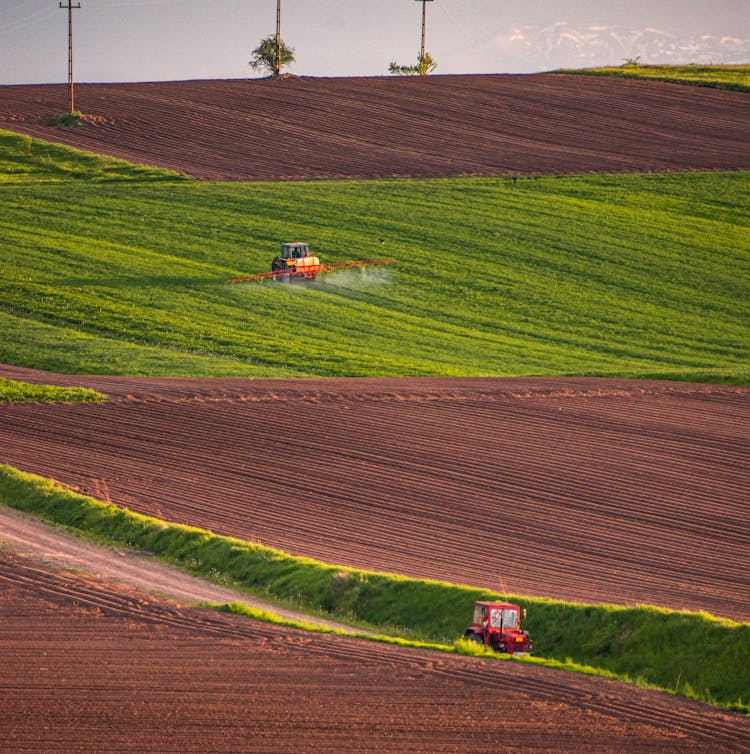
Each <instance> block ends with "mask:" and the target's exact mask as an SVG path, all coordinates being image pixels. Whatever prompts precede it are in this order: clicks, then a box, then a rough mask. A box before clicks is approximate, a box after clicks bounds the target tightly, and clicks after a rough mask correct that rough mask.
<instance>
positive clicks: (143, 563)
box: [0, 505, 370, 633]
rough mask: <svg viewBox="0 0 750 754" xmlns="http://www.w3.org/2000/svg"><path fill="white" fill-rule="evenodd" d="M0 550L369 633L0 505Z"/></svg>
mask: <svg viewBox="0 0 750 754" xmlns="http://www.w3.org/2000/svg"><path fill="white" fill-rule="evenodd" d="M0 548H2V549H5V550H7V551H9V552H15V553H19V554H22V555H31V556H33V557H34V558H35V559H37V560H40V561H43V562H44V563H48V564H49V565H51V566H54V567H56V568H73V569H76V570H79V569H82V570H83V571H85V572H86V573H90V574H95V575H96V576H97V577H98V578H102V579H107V580H109V581H111V582H116V583H117V584H119V585H125V586H128V587H134V588H136V589H139V590H141V591H144V592H148V593H150V594H156V595H159V596H164V597H169V598H171V599H177V600H182V601H184V602H190V603H206V602H211V603H215V604H223V603H231V602H241V603H242V604H243V605H247V606H249V607H252V608H256V609H258V610H264V611H266V612H270V613H274V614H275V615H277V616H279V617H280V618H285V619H286V620H290V621H297V622H303V623H307V624H312V625H320V626H326V627H327V628H332V629H336V630H339V631H346V632H347V633H370V632H369V631H362V630H361V629H358V628H352V627H350V626H345V625H343V624H341V623H335V622H333V621H330V620H322V619H320V618H316V617H314V616H311V615H307V614H305V613H300V612H296V611H292V610H287V609H285V608H282V607H277V606H276V605H271V604H269V603H268V602H263V601H262V600H259V599H256V598H254V597H251V596H250V595H248V594H245V593H244V592H238V591H236V590H234V589H228V588H227V587H223V586H217V585H216V584H211V583H210V582H208V581H204V580H203V579H199V578H196V577H194V576H190V575H189V574H186V573H183V572H182V571H179V570H177V569H176V568H172V567H171V566H167V565H165V564H163V563H161V562H159V561H157V560H154V559H153V557H150V554H149V553H141V552H133V551H130V550H124V549H122V548H107V547H103V546H101V545H98V544H93V543H89V542H86V541H84V540H82V539H80V538H77V537H73V536H71V535H70V534H67V533H66V532H63V531H59V530H57V529H55V528H53V527H51V526H48V525H47V524H45V523H43V522H42V521H39V520H38V519H37V518H35V517H34V516H29V515H26V514H24V513H21V512H19V511H17V510H13V509H12V508H6V507H5V506H3V505H0Z"/></svg>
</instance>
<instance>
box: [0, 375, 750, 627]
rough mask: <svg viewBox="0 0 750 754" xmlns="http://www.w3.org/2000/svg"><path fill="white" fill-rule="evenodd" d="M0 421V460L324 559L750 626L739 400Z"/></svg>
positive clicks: (604, 389)
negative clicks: (697, 613)
mask: <svg viewBox="0 0 750 754" xmlns="http://www.w3.org/2000/svg"><path fill="white" fill-rule="evenodd" d="M0 373H1V374H3V375H4V376H9V377H16V378H19V379H27V380H31V381H40V382H45V381H46V382H58V383H62V384H70V383H71V382H73V383H78V384H82V385H87V386H91V387H96V388H99V389H103V390H105V392H106V391H107V390H108V386H110V387H111V391H110V393H111V394H112V395H113V396H115V399H114V400H113V401H112V402H110V403H107V404H96V405H83V404H78V405H12V406H4V407H2V408H0V415H1V416H2V422H0V462H4V463H9V464H11V465H14V466H16V467H19V468H21V469H24V470H27V471H31V472H35V473H38V474H41V475H43V476H49V477H52V478H54V479H57V480H59V481H61V482H63V483H65V484H68V485H71V486H73V487H75V488H77V489H79V490H81V491H84V492H86V493H89V494H92V495H94V496H96V497H98V498H101V499H107V500H111V501H113V502H115V503H119V504H122V505H125V506H127V507H128V508H131V509H133V510H136V511H138V512H141V513H146V514H150V515H155V516H158V517H161V518H164V519H167V520H170V521H178V522H181V523H185V524H190V525H194V526H199V527H203V528H208V529H211V530H212V531H215V532H217V533H220V534H226V535H232V536H236V537H240V538H244V539H248V540H252V541H257V542H261V543H263V544H265V545H269V546H273V547H277V548H280V549H283V550H286V551H288V552H291V553H294V554H297V555H305V556H309V557H313V558H317V559H320V560H323V561H325V562H329V563H336V564H341V565H349V566H354V567H359V568H365V569H370V570H378V571H389V572H397V573H402V574H406V575H410V576H415V577H426V578H434V579H442V580H449V581H452V582H459V583H466V584H471V585H474V586H478V587H485V588H489V589H492V590H494V591H499V592H502V593H511V594H534V595H540V596H548V597H554V598H561V599H567V600H578V601H586V602H613V603H620V604H637V603H652V604H657V605H661V606H665V607H669V608H682V609H691V610H698V609H703V610H707V611H709V612H711V613H713V614H715V615H719V616H725V617H729V618H733V619H737V620H748V619H750V576H748V570H747V563H746V560H747V552H748V551H750V510H749V509H748V506H747V489H748V481H750V474H749V472H748V469H750V390H748V389H747V388H733V387H717V386H707V385H689V384H680V383H664V382H640V381H628V380H596V379H572V378H571V379H559V380H558V379H508V380H506V379H476V380H473V379H461V380H451V379H426V380H420V379H415V380H412V379H402V380H399V379H387V380H385V379H384V380H378V379H375V380H289V381H274V380H259V381H251V380H247V381H245V380H194V381H191V380H174V379H173V380H165V379H161V380H153V381H150V380H147V379H133V380H129V379H128V378H107V377H80V376H79V377H70V376H68V377H63V376H60V377H55V376H54V375H49V374H44V373H35V372H33V371H31V370H18V369H14V368H3V369H2V370H0Z"/></svg>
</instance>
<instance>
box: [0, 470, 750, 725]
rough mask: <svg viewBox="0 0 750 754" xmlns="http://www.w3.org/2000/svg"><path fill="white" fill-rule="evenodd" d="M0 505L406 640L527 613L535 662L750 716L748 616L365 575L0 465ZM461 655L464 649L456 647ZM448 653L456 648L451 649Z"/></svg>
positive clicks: (443, 636)
mask: <svg viewBox="0 0 750 754" xmlns="http://www.w3.org/2000/svg"><path fill="white" fill-rule="evenodd" d="M0 504H5V505H9V506H12V507H14V508H17V509H19V510H24V511H27V512H29V513H33V514H35V515H39V516H42V517H43V518H46V519H48V520H50V521H54V522H56V523H59V524H63V525H66V526H70V527H72V528H74V529H75V530H77V531H78V532H83V533H84V534H86V535H89V536H93V537H95V538H99V539H103V540H105V541H108V542H110V543H116V544H117V545H120V546H126V547H135V548H138V549H144V550H147V551H150V552H153V553H156V554H157V555H159V556H161V557H162V558H164V559H165V560H167V561H168V562H171V563H174V564H177V565H179V566H181V567H183V568H185V569H187V570H189V571H190V572H192V573H195V574H197V575H200V576H202V577H207V578H209V579H212V580H215V581H219V582H220V583H223V584H230V585H233V586H239V587H240V588H242V589H245V590H247V591H248V592H249V593H251V594H256V595H261V596H263V597H264V598H266V599H267V600H270V601H272V602H274V601H276V602H277V603H278V604H284V605H287V606H293V607H296V608H298V609H301V610H303V611H306V612H312V613H314V614H318V615H323V616H329V617H330V618H331V619H332V620H346V621H349V622H354V623H356V624H359V625H363V626H364V627H366V628H367V629H369V630H375V631H376V632H382V633H383V634H387V635H390V636H397V637H402V638H406V639H408V640H411V641H419V642H430V643H432V644H439V645H442V649H443V650H447V649H449V648H453V647H455V642H456V641H457V640H459V639H460V638H461V637H462V635H463V631H464V629H465V627H466V625H467V623H468V621H469V618H470V616H471V608H472V605H473V602H474V601H475V600H480V599H497V598H504V599H510V600H511V601H513V602H516V603H520V604H521V605H523V606H524V607H526V608H527V609H528V621H527V622H526V624H525V625H526V628H527V629H528V630H529V631H530V633H531V635H532V637H534V639H535V646H534V649H535V653H536V654H537V655H539V657H540V660H541V661H543V662H546V663H547V664H550V663H551V664H553V665H554V666H556V667H564V668H566V669H569V670H580V669H582V668H586V669H587V672H592V673H596V674H599V675H607V676H609V677H614V678H620V679H623V680H628V681H630V682H633V683H639V684H642V685H649V686H653V687H656V688H661V689H665V690H667V691H670V692H672V693H676V694H680V695H682V696H687V697H691V698H695V699H700V700H702V701H706V702H709V703H712V704H717V705H719V706H723V707H728V708H730V709H736V710H737V711H742V712H750V704H748V702H749V700H748V696H747V691H748V688H750V685H749V684H750V666H749V665H748V664H747V662H744V661H743V658H747V656H748V652H750V623H736V622H734V621H730V620H722V619H719V618H715V617H712V616H710V615H707V614H704V613H688V612H678V611H673V610H662V609H659V608H654V607H649V606H643V605H640V606H638V607H632V608H626V607H616V606H612V605H584V604H575V603H566V602H561V601H557V600H548V599H541V598H534V597H518V596H514V595H495V594H492V593H491V592H487V591H484V590H480V589H474V588H471V587H465V586H459V585H455V584H448V583H443V582H435V581H421V580H418V579H410V578H405V577H401V576H394V575H389V574H382V573H370V572H364V571H357V570H354V569H349V568H341V567H339V566H334V565H327V564H324V563H318V562H316V561H314V560H310V559H308V558H296V557H292V556H290V555H287V554H285V553H283V552H280V551H278V550H273V549H270V548H266V547H262V546H260V545H257V544H254V543H251V542H243V541H241V540H236V539H230V538H228V537H220V536H217V535H215V534H212V533H211V532H208V531H204V530H201V529H195V528H191V527H187V526H180V525H176V524H170V523H168V522H164V521H160V520H158V519H154V518H149V517H147V516H142V515H139V514H136V513H132V512H131V511H128V510H126V509H123V508H118V507H117V506H114V505H107V504H106V503H103V502H101V501H97V500H94V499H92V498H88V497H84V496H83V495H79V494H77V493H74V492H72V491H70V490H68V489H65V488H63V487H61V486H59V485H56V484H54V483H52V482H50V481H48V480H45V479H41V478H39V477H36V476H34V475H31V474H24V473H23V472H20V471H18V470H16V469H13V468H11V467H9V466H2V465H0ZM459 649H461V650H462V651H467V650H468V649H470V648H461V647H459ZM452 651H453V650H452Z"/></svg>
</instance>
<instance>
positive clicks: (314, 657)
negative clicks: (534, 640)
mask: <svg viewBox="0 0 750 754" xmlns="http://www.w3.org/2000/svg"><path fill="white" fill-rule="evenodd" d="M0 657H1V658H2V661H3V674H2V680H0V687H1V688H2V694H3V704H2V705H0V748H1V749H2V751H4V752H9V753H10V752H30V751H34V752H40V751H44V752H46V753H47V754H53V753H54V752H66V753H67V752H71V751H87V752H90V751H93V750H95V751H97V752H118V753H119V754H126V753H127V752H138V753H139V754H154V753H156V752H202V753H205V752H237V751H253V752H258V753H260V752H274V753H276V752H280V751H320V752H347V753H353V752H372V751H373V750H374V744H375V742H377V750H378V751H382V752H420V751H423V752H431V753H433V754H437V753H438V752H463V753H468V752H487V751H496V752H519V751H521V752H560V751H565V752H584V751H586V752H588V751H597V752H622V751H628V752H720V751H750V721H749V720H748V718H747V717H746V716H741V715H738V714H730V713H723V712H720V711H718V710H715V709H713V708H711V707H709V706H707V705H703V704H698V703H694V702H690V701H687V700H684V699H678V698H675V697H671V696H668V695H666V694H661V693H658V692H653V691H648V690H645V689H638V688H635V687H630V686H626V685H625V684H621V683H615V682H611V681H606V680H604V679H597V678H589V677H585V676H577V675H573V674H569V673H563V672H557V671H550V670H545V669H541V668H535V667H532V666H525V665H522V664H519V663H509V662H487V661H481V660H476V659H473V658H457V657H451V656H448V655H440V654H438V653H434V652H424V651H417V650H408V649H403V648H398V647H388V646H384V645H377V644H369V643H366V642H362V641H357V640H354V639H348V638H344V637H332V636H316V635H309V634H305V633H301V632H298V631H294V630H290V629H284V631H283V632H281V633H280V632H279V631H278V630H275V629H273V628H272V627H270V626H268V625H265V624H261V623H256V622H254V621H250V620H248V619H243V618H238V617H237V616H229V615H223V614H219V613H212V612H208V611H202V610H198V609H195V608H189V607H184V606H179V605H175V604H172V603H169V602H165V601H164V600H160V599H156V598H151V597H144V596H143V595H142V594H139V593H137V592H132V591H129V590H127V589H124V588H114V587H113V586H112V585H110V584H106V585H103V584H102V583H100V582H98V581H96V580H93V579H91V578H87V577H83V576H80V575H75V574H71V573H67V572H55V571H54V570H52V569H50V567H49V566H41V565H39V564H37V563H35V562H34V561H33V560H30V559H27V558H26V559H22V558H18V557H17V556H13V555H10V554H8V553H2V552H0ZM11 658H12V661H11ZM92 679H96V680H95V681H92ZM499 700H502V703H501V704H498V703H497V702H498V701H499ZM94 742H95V743H94Z"/></svg>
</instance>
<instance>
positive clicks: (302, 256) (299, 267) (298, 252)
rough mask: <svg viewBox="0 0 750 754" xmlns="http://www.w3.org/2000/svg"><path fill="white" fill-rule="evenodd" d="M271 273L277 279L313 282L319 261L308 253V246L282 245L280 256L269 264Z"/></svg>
mask: <svg viewBox="0 0 750 754" xmlns="http://www.w3.org/2000/svg"><path fill="white" fill-rule="evenodd" d="M271 271H272V272H273V274H274V277H276V278H278V279H287V280H289V279H294V278H298V279H304V280H315V276H316V275H317V274H318V272H320V260H319V259H318V257H316V256H315V253H314V252H312V251H310V244H306V243H282V244H281V254H279V255H278V256H275V257H274V258H273V261H272V262H271Z"/></svg>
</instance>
